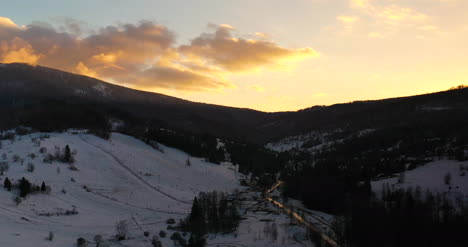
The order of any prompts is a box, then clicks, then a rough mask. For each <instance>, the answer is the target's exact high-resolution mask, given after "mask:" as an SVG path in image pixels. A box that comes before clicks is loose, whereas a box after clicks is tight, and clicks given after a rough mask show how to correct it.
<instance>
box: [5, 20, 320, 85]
mask: <svg viewBox="0 0 468 247" xmlns="http://www.w3.org/2000/svg"><path fill="white" fill-rule="evenodd" d="M58 21H60V25H59V27H58V28H54V26H52V25H50V24H48V23H44V22H34V23H32V24H30V25H27V26H24V27H18V26H17V25H16V24H15V23H14V22H13V21H11V20H10V19H8V18H5V17H0V40H1V41H0V62H4V63H10V62H24V63H30V64H39V65H43V66H49V67H53V68H57V69H61V70H65V71H69V72H73V73H78V74H83V75H87V76H91V77H96V78H100V79H105V80H110V81H113V82H116V83H119V84H122V85H127V86H131V87H134V88H139V89H147V90H157V89H158V88H168V89H176V90H188V91H213V90H221V89H223V88H233V87H235V85H234V84H233V83H232V82H231V81H230V80H229V76H230V75H232V74H235V73H241V72H242V73H245V72H248V71H253V70H258V69H262V68H270V69H272V68H274V67H275V66H278V67H279V66H287V65H289V64H290V63H291V61H294V60H302V59H305V58H309V57H315V56H317V55H318V52H316V51H315V50H313V49H311V48H299V49H288V48H284V47H281V46H280V45H278V44H276V43H275V42H273V41H270V40H267V39H266V36H262V35H258V36H255V38H254V39H243V38H237V37H234V35H233V34H232V33H233V31H234V30H235V29H234V27H232V26H230V25H227V24H222V25H219V26H214V25H211V28H214V30H215V31H214V32H213V33H204V34H201V35H200V36H198V37H196V38H195V39H193V40H192V42H191V43H190V44H188V45H178V44H177V43H176V40H175V34H174V33H173V32H172V31H171V30H169V29H168V28H166V27H165V26H162V25H158V24H155V23H153V22H150V21H141V22H140V23H137V24H120V25H111V26H107V27H104V28H101V29H99V30H95V31H89V30H87V28H86V26H85V24H83V23H81V22H79V21H75V20H73V19H63V20H58Z"/></svg>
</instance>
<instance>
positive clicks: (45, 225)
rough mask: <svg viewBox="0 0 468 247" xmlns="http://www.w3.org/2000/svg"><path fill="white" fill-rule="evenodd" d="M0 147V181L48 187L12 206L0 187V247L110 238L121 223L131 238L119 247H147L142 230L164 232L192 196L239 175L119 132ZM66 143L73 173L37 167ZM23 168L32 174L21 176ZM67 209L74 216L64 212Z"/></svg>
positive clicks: (225, 186) (62, 167) (23, 140)
mask: <svg viewBox="0 0 468 247" xmlns="http://www.w3.org/2000/svg"><path fill="white" fill-rule="evenodd" d="M1 142H2V148H1V149H0V154H1V156H2V157H0V162H6V163H7V164H8V166H9V169H8V171H5V172H4V173H3V175H2V176H0V178H1V182H2V183H3V181H4V179H5V178H6V177H8V178H9V179H10V180H14V182H16V181H17V180H18V179H21V178H22V177H25V178H26V179H28V180H29V181H30V182H32V183H34V184H37V185H41V183H42V182H43V181H44V182H45V184H46V185H49V186H50V187H51V189H52V190H51V193H50V194H40V193H39V194H30V195H28V196H27V198H26V199H24V200H23V201H22V202H21V203H20V204H19V205H16V203H15V201H14V198H15V197H16V196H17V194H18V191H14V190H13V191H7V190H6V189H4V188H0V229H2V230H1V231H0V246H25V247H26V246H74V244H75V243H76V239H77V238H79V237H84V238H86V239H87V240H90V241H91V240H92V239H93V237H94V236H95V235H97V234H100V235H102V236H103V237H104V239H110V238H112V236H113V235H114V234H115V223H116V222H117V221H120V220H126V221H127V222H128V226H129V232H130V238H131V239H130V240H127V241H124V242H123V244H125V246H150V242H148V241H150V240H149V239H146V238H144V237H143V232H144V231H148V232H150V233H151V234H154V233H159V231H160V230H166V228H167V224H166V220H167V219H169V218H174V219H175V220H176V221H178V220H179V219H182V218H185V217H186V216H187V214H188V213H189V211H190V208H191V201H192V200H193V198H194V196H196V195H197V194H198V193H199V192H201V191H213V190H218V191H233V190H235V189H237V188H239V187H240V186H239V182H238V181H239V180H238V176H239V174H238V173H237V172H236V168H235V167H233V166H231V165H229V164H224V165H215V164H211V163H207V162H205V161H204V160H202V159H199V158H194V157H189V156H188V155H187V154H186V153H183V152H181V151H179V150H176V149H172V148H168V147H165V146H162V145H161V147H162V150H163V151H164V152H160V151H158V150H156V149H153V148H152V147H150V146H148V145H146V144H145V143H143V142H141V141H139V140H137V139H135V138H132V137H129V136H125V135H122V134H118V133H113V134H112V137H111V139H110V140H109V141H107V140H103V139H100V138H98V137H95V136H93V135H88V134H85V133H84V132H81V131H69V132H68V133H48V134H47V135H44V134H43V133H36V134H31V135H25V136H18V137H16V138H15V139H14V140H3V141H1ZM66 145H69V147H70V149H71V150H72V151H73V152H76V155H75V160H76V161H75V163H74V166H75V167H76V168H77V169H78V170H71V169H70V165H68V164H64V163H60V162H57V161H55V162H53V163H52V164H49V163H44V162H43V158H44V156H45V155H46V154H47V153H51V154H54V153H55V152H58V151H60V150H62V149H63V148H64V147H65V146H66ZM41 148H42V152H43V153H41V152H40V151H39V150H40V149H41ZM45 150H46V151H45ZM44 151H45V152H44ZM187 160H190V164H191V165H190V166H187ZM29 163H31V164H32V166H34V171H33V172H30V171H28V167H31V165H30V164H29ZM29 170H31V169H29ZM73 209H76V211H77V212H78V214H76V215H74V214H71V215H63V214H64V212H66V210H73ZM47 215H49V216H47ZM49 232H53V233H54V235H55V237H54V240H53V241H48V240H45V238H46V236H47V235H48V234H49ZM162 240H163V246H172V241H171V240H169V238H168V237H166V238H162ZM114 244H116V243H114ZM110 245H111V246H112V243H110ZM117 246H121V245H120V243H119V244H118V245H117Z"/></svg>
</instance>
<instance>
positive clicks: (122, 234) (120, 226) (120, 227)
mask: <svg viewBox="0 0 468 247" xmlns="http://www.w3.org/2000/svg"><path fill="white" fill-rule="evenodd" d="M115 231H116V235H117V239H119V240H123V239H126V238H127V234H128V223H127V221H126V220H120V221H117V223H116V224H115Z"/></svg>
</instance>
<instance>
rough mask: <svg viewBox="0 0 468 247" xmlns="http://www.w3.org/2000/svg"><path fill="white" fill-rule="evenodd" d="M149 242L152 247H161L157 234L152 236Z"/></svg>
mask: <svg viewBox="0 0 468 247" xmlns="http://www.w3.org/2000/svg"><path fill="white" fill-rule="evenodd" d="M151 244H152V245H153V247H162V243H161V241H160V240H159V238H158V236H156V235H155V236H153V240H151Z"/></svg>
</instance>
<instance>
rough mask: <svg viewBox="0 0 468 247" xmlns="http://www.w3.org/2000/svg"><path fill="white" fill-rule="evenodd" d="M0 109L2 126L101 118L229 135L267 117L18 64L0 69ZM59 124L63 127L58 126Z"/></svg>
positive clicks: (242, 132)
mask: <svg viewBox="0 0 468 247" xmlns="http://www.w3.org/2000/svg"><path fill="white" fill-rule="evenodd" d="M0 109H1V110H0V113H1V114H3V115H4V116H5V115H7V116H10V117H9V121H7V122H3V123H2V125H3V127H11V126H15V125H17V124H24V125H33V126H37V127H41V128H46V127H47V126H51V128H57V127H65V128H68V127H70V126H76V127H89V126H86V125H93V124H96V123H97V122H99V121H100V120H101V119H100V118H102V116H106V117H108V118H116V119H121V118H124V119H125V120H127V121H132V122H152V123H156V124H158V125H161V126H167V127H170V128H176V129H183V130H187V131H193V132H197V133H204V132H210V133H212V134H215V135H219V136H229V137H236V136H242V137H246V136H250V135H255V132H254V131H253V128H254V127H255V126H256V125H259V123H261V122H262V121H265V120H266V119H267V118H268V115H269V114H266V113H263V112H258V111H254V110H249V109H239V108H232V107H223V106H217V105H210V104H203V103H195V102H190V101H186V100H182V99H178V98H175V97H170V96H166V95H162V94H157V93H149V92H144V91H138V90H133V89H129V88H125V87H121V86H117V85H113V84H110V83H106V82H103V81H100V80H97V79H93V78H90V77H86V76H81V75H75V74H71V73H67V72H63V71H59V70H55V69H50V68H46V67H41V66H30V65H26V64H18V63H16V64H2V65H1V67H0ZM85 120H86V121H85ZM60 121H63V122H65V124H63V125H60V124H59V123H58V122H60ZM50 122H53V123H50ZM80 125H85V126H80Z"/></svg>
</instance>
